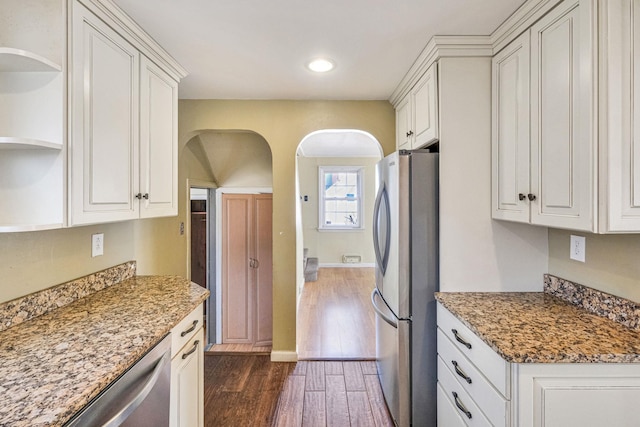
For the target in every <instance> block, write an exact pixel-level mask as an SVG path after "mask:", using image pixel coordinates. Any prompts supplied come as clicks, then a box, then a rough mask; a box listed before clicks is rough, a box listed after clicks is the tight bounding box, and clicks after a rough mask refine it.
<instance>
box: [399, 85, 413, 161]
mask: <svg viewBox="0 0 640 427" xmlns="http://www.w3.org/2000/svg"><path fill="white" fill-rule="evenodd" d="M410 100H411V97H409V96H406V97H405V98H404V99H403V100H402V101H400V103H399V104H398V105H397V106H396V148H397V149H398V150H410V149H411V140H412V138H411V134H410V133H409V129H411V120H410V119H411V107H410V102H409V101H410Z"/></svg>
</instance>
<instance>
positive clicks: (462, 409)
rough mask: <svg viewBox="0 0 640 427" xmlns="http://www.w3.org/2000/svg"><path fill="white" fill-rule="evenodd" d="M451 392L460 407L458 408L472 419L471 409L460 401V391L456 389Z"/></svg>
mask: <svg viewBox="0 0 640 427" xmlns="http://www.w3.org/2000/svg"><path fill="white" fill-rule="evenodd" d="M451 394H453V400H454V401H455V402H456V406H457V407H458V409H460V410H461V411H462V412H464V414H465V415H466V416H467V417H468V418H469V419H471V412H469V410H468V409H467V408H466V407H465V406H464V405H463V404H462V402H461V401H460V398H458V393H456V392H455V391H452V392H451Z"/></svg>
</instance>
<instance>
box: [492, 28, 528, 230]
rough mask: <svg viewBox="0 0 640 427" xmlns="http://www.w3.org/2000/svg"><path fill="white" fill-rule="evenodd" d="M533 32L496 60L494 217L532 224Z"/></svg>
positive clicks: (524, 36) (494, 86) (519, 39)
mask: <svg viewBox="0 0 640 427" xmlns="http://www.w3.org/2000/svg"><path fill="white" fill-rule="evenodd" d="M529 73H530V69H529V32H528V31H527V32H525V33H524V34H522V35H521V36H520V37H518V38H517V39H516V40H514V41H513V42H511V43H510V44H509V45H508V46H507V47H506V48H504V49H503V50H502V51H501V52H500V53H498V54H497V55H496V56H494V57H493V63H492V76H493V77H492V80H493V85H492V88H493V95H492V102H493V108H492V114H493V129H492V141H491V143H492V155H493V159H492V160H493V161H492V177H493V180H492V181H493V191H492V196H493V199H492V206H493V217H494V218H498V219H507V220H512V221H519V222H529V221H530V215H529V207H530V203H529V200H528V198H527V197H528V195H529V194H530V184H529V165H530V157H529V153H530V150H529V141H530V132H529V126H530V125H529V124H530V115H529V114H530V112H529V84H530V74H529Z"/></svg>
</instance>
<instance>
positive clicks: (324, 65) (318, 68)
mask: <svg viewBox="0 0 640 427" xmlns="http://www.w3.org/2000/svg"><path fill="white" fill-rule="evenodd" d="M307 67H308V68H309V69H310V70H311V71H314V72H316V73H326V72H327V71H331V70H333V68H334V67H335V64H334V63H333V61H331V60H329V59H324V58H318V59H314V60H313V61H311V62H309V63H308V64H307Z"/></svg>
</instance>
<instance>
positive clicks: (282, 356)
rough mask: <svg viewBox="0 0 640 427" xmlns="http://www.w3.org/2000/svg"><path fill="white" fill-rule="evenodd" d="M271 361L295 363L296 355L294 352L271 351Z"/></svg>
mask: <svg viewBox="0 0 640 427" xmlns="http://www.w3.org/2000/svg"><path fill="white" fill-rule="evenodd" d="M271 361H272V362H297V361H298V353H296V352H295V351H272V352H271Z"/></svg>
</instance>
